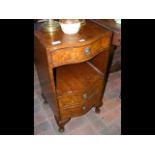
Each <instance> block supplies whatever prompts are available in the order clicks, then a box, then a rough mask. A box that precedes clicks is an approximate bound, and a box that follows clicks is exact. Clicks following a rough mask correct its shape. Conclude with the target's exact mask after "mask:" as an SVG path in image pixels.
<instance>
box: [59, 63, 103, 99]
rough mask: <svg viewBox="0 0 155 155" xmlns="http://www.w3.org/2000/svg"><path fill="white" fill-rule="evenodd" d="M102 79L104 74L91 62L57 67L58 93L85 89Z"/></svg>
mask: <svg viewBox="0 0 155 155" xmlns="http://www.w3.org/2000/svg"><path fill="white" fill-rule="evenodd" d="M102 79H103V74H102V73H101V72H100V71H99V70H97V68H95V67H94V66H93V65H92V64H91V63H90V62H89V63H88V62H84V63H79V64H71V65H65V66H61V67H58V68H56V90H57V95H58V96H61V95H63V94H66V93H67V94H68V93H73V92H76V93H77V92H81V91H85V90H87V89H89V88H90V87H93V85H94V84H95V82H96V81H98V80H102Z"/></svg>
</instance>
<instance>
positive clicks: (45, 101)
mask: <svg viewBox="0 0 155 155" xmlns="http://www.w3.org/2000/svg"><path fill="white" fill-rule="evenodd" d="M41 96H42V98H43V100H44V104H47V100H46V98H45V96H44V94H43V93H41Z"/></svg>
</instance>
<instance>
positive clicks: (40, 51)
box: [34, 37, 59, 117]
mask: <svg viewBox="0 0 155 155" xmlns="http://www.w3.org/2000/svg"><path fill="white" fill-rule="evenodd" d="M34 58H35V65H36V69H37V73H38V77H39V81H40V85H41V89H42V93H43V95H44V96H45V98H46V100H47V102H48V103H49V104H50V106H51V107H52V110H53V112H54V115H55V116H57V117H59V108H58V104H57V100H56V94H55V92H56V91H55V84H54V76H53V69H52V68H49V65H48V57H47V55H46V49H45V48H44V47H43V46H42V45H41V43H40V42H39V40H38V39H37V38H36V37H35V38H34Z"/></svg>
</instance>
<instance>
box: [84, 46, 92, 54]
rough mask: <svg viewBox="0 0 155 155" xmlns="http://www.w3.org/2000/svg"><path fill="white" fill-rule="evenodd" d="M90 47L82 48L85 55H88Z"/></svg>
mask: <svg viewBox="0 0 155 155" xmlns="http://www.w3.org/2000/svg"><path fill="white" fill-rule="evenodd" d="M90 51H91V50H90V48H89V47H86V48H85V49H84V54H85V55H90Z"/></svg>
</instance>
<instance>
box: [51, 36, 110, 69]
mask: <svg viewBox="0 0 155 155" xmlns="http://www.w3.org/2000/svg"><path fill="white" fill-rule="evenodd" d="M109 44H110V40H109V38H108V37H107V38H102V39H100V40H97V41H95V42H93V43H91V44H88V45H85V46H81V47H71V48H64V49H60V50H55V51H52V54H51V58H52V62H53V66H54V67H58V66H61V65H65V64H71V63H78V62H83V61H87V60H89V59H91V58H93V57H94V56H95V55H97V54H99V53H100V52H102V50H103V49H104V48H107V47H109Z"/></svg>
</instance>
